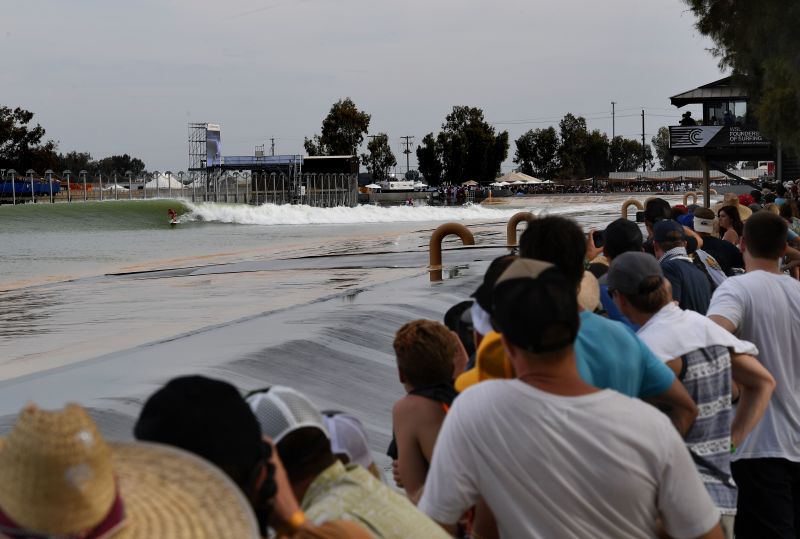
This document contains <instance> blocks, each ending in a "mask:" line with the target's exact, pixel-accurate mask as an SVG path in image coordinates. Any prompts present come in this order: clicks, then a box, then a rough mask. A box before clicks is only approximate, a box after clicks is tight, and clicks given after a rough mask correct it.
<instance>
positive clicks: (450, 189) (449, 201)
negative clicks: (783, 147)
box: [430, 179, 769, 205]
mask: <svg viewBox="0 0 800 539" xmlns="http://www.w3.org/2000/svg"><path fill="white" fill-rule="evenodd" d="M753 183H754V182H746V183H743V182H741V181H739V180H713V181H712V182H711V183H710V185H711V187H712V188H714V189H721V188H725V187H728V186H731V185H752V184H753ZM762 183H763V184H765V185H768V184H769V183H768V182H764V181H762V180H759V181H757V182H755V184H762ZM701 188H702V182H700V181H697V182H693V181H654V180H645V181H641V180H630V181H623V180H613V181H610V180H608V179H596V180H584V181H566V182H564V183H558V182H554V183H540V184H530V185H522V184H520V185H514V184H508V185H504V186H481V185H472V186H464V185H462V186H457V185H443V186H440V187H438V188H436V189H433V190H431V191H430V194H431V202H432V203H433V204H443V205H454V204H464V203H466V202H474V201H481V200H484V199H486V198H489V196H490V194H491V196H493V197H496V196H529V195H570V194H604V193H685V192H689V191H697V190H700V189H701Z"/></svg>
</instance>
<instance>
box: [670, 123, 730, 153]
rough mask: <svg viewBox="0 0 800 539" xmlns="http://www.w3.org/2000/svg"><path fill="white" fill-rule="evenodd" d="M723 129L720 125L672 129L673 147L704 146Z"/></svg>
mask: <svg viewBox="0 0 800 539" xmlns="http://www.w3.org/2000/svg"><path fill="white" fill-rule="evenodd" d="M720 130H722V127H718V126H701V127H696V126H688V127H673V128H672V129H670V134H671V135H672V140H671V144H670V146H672V147H673V148H702V147H703V146H705V145H706V144H708V142H709V141H710V140H711V139H713V138H714V137H715V136H716V135H717V133H719V132H720Z"/></svg>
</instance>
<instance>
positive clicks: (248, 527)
mask: <svg viewBox="0 0 800 539" xmlns="http://www.w3.org/2000/svg"><path fill="white" fill-rule="evenodd" d="M776 194H777V195H779V196H778V197H775V198H776V199H777V200H775V201H774V202H772V204H775V206H774V208H775V209H774V210H773V209H772V207H771V206H769V204H770V203H766V204H765V205H764V206H761V204H760V203H759V202H756V200H761V201H762V202H764V200H762V199H763V198H765V197H763V195H764V193H758V194H756V193H753V194H751V195H750V196H751V199H752V203H751V204H750V205H745V204H743V203H742V200H740V199H739V198H738V197H736V196H733V197H729V196H726V198H725V199H724V200H723V201H722V202H721V203H720V204H719V205H717V206H715V207H713V208H701V207H698V206H691V207H682V206H675V207H672V206H670V204H669V203H668V202H667V201H665V200H663V199H659V198H653V199H649V200H648V201H647V203H646V205H645V209H644V227H643V229H644V233H643V231H642V229H641V228H640V227H639V226H638V225H637V224H636V223H633V222H631V221H628V220H626V219H618V220H616V221H614V222H612V223H611V224H609V225H608V227H606V228H605V230H603V231H602V232H599V231H595V230H590V231H589V232H588V233H584V231H583V230H582V229H581V227H580V226H579V225H578V224H577V223H576V222H575V221H573V220H571V219H568V218H564V217H560V216H547V217H543V218H539V219H533V220H531V221H530V222H529V223H528V226H527V228H526V230H525V232H524V233H523V234H522V236H521V238H520V243H519V247H518V249H517V250H515V252H512V253H511V254H506V255H503V256H501V257H499V258H497V259H495V260H494V261H492V263H491V264H490V265H489V267H488V269H487V270H486V273H485V275H484V278H483V281H482V283H481V284H480V286H479V287H478V288H477V290H474V291H472V290H465V291H464V296H465V301H462V302H460V303H459V304H458V305H456V306H454V307H453V309H451V311H450V312H448V313H447V314H446V315H445V318H444V320H445V322H446V324H447V325H445V324H442V323H440V322H438V321H434V320H414V321H410V322H408V323H406V324H404V325H403V326H402V327H400V328H399V329H398V330H397V333H396V335H395V336H394V340H393V343H392V344H393V348H394V353H395V356H396V362H397V373H398V384H400V385H402V387H403V389H404V391H405V396H404V397H403V398H401V399H400V400H398V401H397V402H395V403H394V405H393V409H392V425H391V430H392V432H393V434H394V439H393V440H392V444H391V446H390V447H389V448H388V450H387V452H388V454H389V455H390V457H391V458H392V460H393V462H394V466H393V474H392V476H393V477H392V478H389V477H384V476H383V474H382V473H381V471H380V470H379V469H377V467H376V466H375V462H374V460H373V458H372V453H371V451H370V449H369V443H368V440H367V436H366V432H365V430H364V428H363V425H362V424H361V422H360V421H359V419H358V418H357V417H355V416H353V415H352V414H351V413H348V411H346V410H320V409H319V408H317V407H316V406H315V405H314V403H313V402H312V401H311V400H310V399H309V398H308V397H307V396H305V395H304V394H303V393H302V391H301V389H302V388H290V387H284V386H277V385H273V386H271V387H266V388H264V389H261V390H257V391H252V392H250V393H248V394H243V393H241V392H240V391H239V390H238V389H237V388H236V387H234V386H233V385H231V384H230V383H228V382H225V381H222V380H215V379H211V378H206V377H203V376H184V377H179V378H175V379H173V380H171V381H169V382H168V383H166V384H165V385H164V386H163V387H161V388H160V389H158V390H157V391H156V392H155V393H153V394H152V395H151V396H150V397H149V398H148V399H147V400H146V402H145V403H144V406H143V408H142V410H141V412H140V414H139V417H138V419H137V421H136V424H135V427H134V431H133V434H134V436H135V438H136V442H128V443H119V442H107V441H105V440H104V439H103V438H102V436H101V435H100V434H99V432H98V429H97V427H96V425H95V424H94V422H93V421H92V419H91V418H90V417H89V415H88V414H87V413H86V411H85V410H83V409H82V408H81V407H79V406H77V405H69V406H67V407H66V408H65V409H63V410H59V411H54V412H47V411H43V410H41V409H39V408H37V407H36V406H35V405H29V406H27V407H26V408H24V409H23V410H22V412H21V413H20V415H19V417H18V418H17V420H16V423H15V425H14V427H13V428H12V430H11V432H10V433H9V435H8V436H7V438H5V439H4V440H3V441H2V444H0V537H9V538H14V539H21V538H33V537H36V538H41V537H70V538H73V537H74V538H78V537H80V538H82V539H100V538H111V537H117V536H119V537H198V538H199V537H237V538H244V537H270V536H275V537H295V538H319V539H323V538H344V537H353V538H357V539H358V538H368V537H377V538H397V539H399V538H436V537H443V538H444V537H453V536H455V537H475V538H488V537H503V538H518V537H547V538H549V537H602V538H618V537H663V536H669V537H675V538H721V537H729V538H730V537H734V535H735V537H737V538H740V539H748V538H772V537H775V538H789V537H798V536H800V445H798V442H797V440H798V439H800V369H798V368H797V365H798V362H800V331H798V328H800V281H798V273H797V270H798V265H800V253H799V252H798V251H797V250H795V249H794V248H793V246H797V240H798V236H797V234H796V233H795V234H794V236H792V230H797V229H798V227H800V214H798V205H797V189H796V186H794V185H786V186H783V189H782V190H778V191H777V193H776ZM751 199H747V200H745V201H746V202H750V201H751ZM734 215H735V216H736V218H734V217H733V216H734ZM737 219H739V222H738V223H739V224H741V226H738V224H737ZM732 230H733V231H735V232H736V235H735V236H734V235H732V234H729V232H731V231H732ZM596 235H600V236H601V237H602V240H603V241H602V242H599V243H601V244H602V245H601V246H599V247H598V242H597V241H595V236H596ZM467 297H469V298H470V299H467ZM387 404H388V403H387ZM387 428H389V425H387Z"/></svg>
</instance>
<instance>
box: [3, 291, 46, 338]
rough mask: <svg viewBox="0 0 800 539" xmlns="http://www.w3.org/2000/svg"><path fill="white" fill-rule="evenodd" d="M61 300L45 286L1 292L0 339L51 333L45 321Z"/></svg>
mask: <svg viewBox="0 0 800 539" xmlns="http://www.w3.org/2000/svg"><path fill="white" fill-rule="evenodd" d="M59 300H60V298H59V296H58V295H57V294H56V293H55V292H54V291H51V290H48V289H43V288H27V289H21V290H9V291H4V292H0V339H2V340H7V339H12V338H17V337H20V336H35V335H43V334H47V333H50V332H51V327H50V326H49V325H48V324H46V323H45V322H46V321H47V320H48V319H50V318H51V317H52V316H53V310H54V307H55V306H56V305H57V304H58V303H59Z"/></svg>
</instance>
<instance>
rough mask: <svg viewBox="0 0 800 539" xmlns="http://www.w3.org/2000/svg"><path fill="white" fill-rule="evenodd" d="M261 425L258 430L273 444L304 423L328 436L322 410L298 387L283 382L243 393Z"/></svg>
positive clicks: (305, 425)
mask: <svg viewBox="0 0 800 539" xmlns="http://www.w3.org/2000/svg"><path fill="white" fill-rule="evenodd" d="M246 400H247V403H248V404H249V405H250V409H251V410H252V411H253V413H254V414H255V416H256V419H257V420H258V423H259V424H260V425H261V432H262V433H263V434H264V436H269V437H270V438H272V441H273V442H274V443H275V444H276V445H277V444H278V443H279V442H280V441H281V440H282V439H283V438H284V437H285V436H286V435H288V434H291V433H292V432H295V431H297V430H300V429H302V428H306V427H312V428H315V429H318V430H321V431H322V432H323V433H324V434H325V436H326V437H327V438H328V439H330V434H329V433H328V429H326V428H325V422H324V421H323V419H322V414H320V413H319V411H318V410H317V408H316V407H315V406H314V405H313V404H312V403H311V401H310V400H308V397H306V396H305V395H303V394H302V393H300V392H299V391H297V390H295V389H292V388H291V387H286V386H272V387H270V388H268V389H264V390H259V391H254V392H251V393H250V394H248V395H247V397H246Z"/></svg>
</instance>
